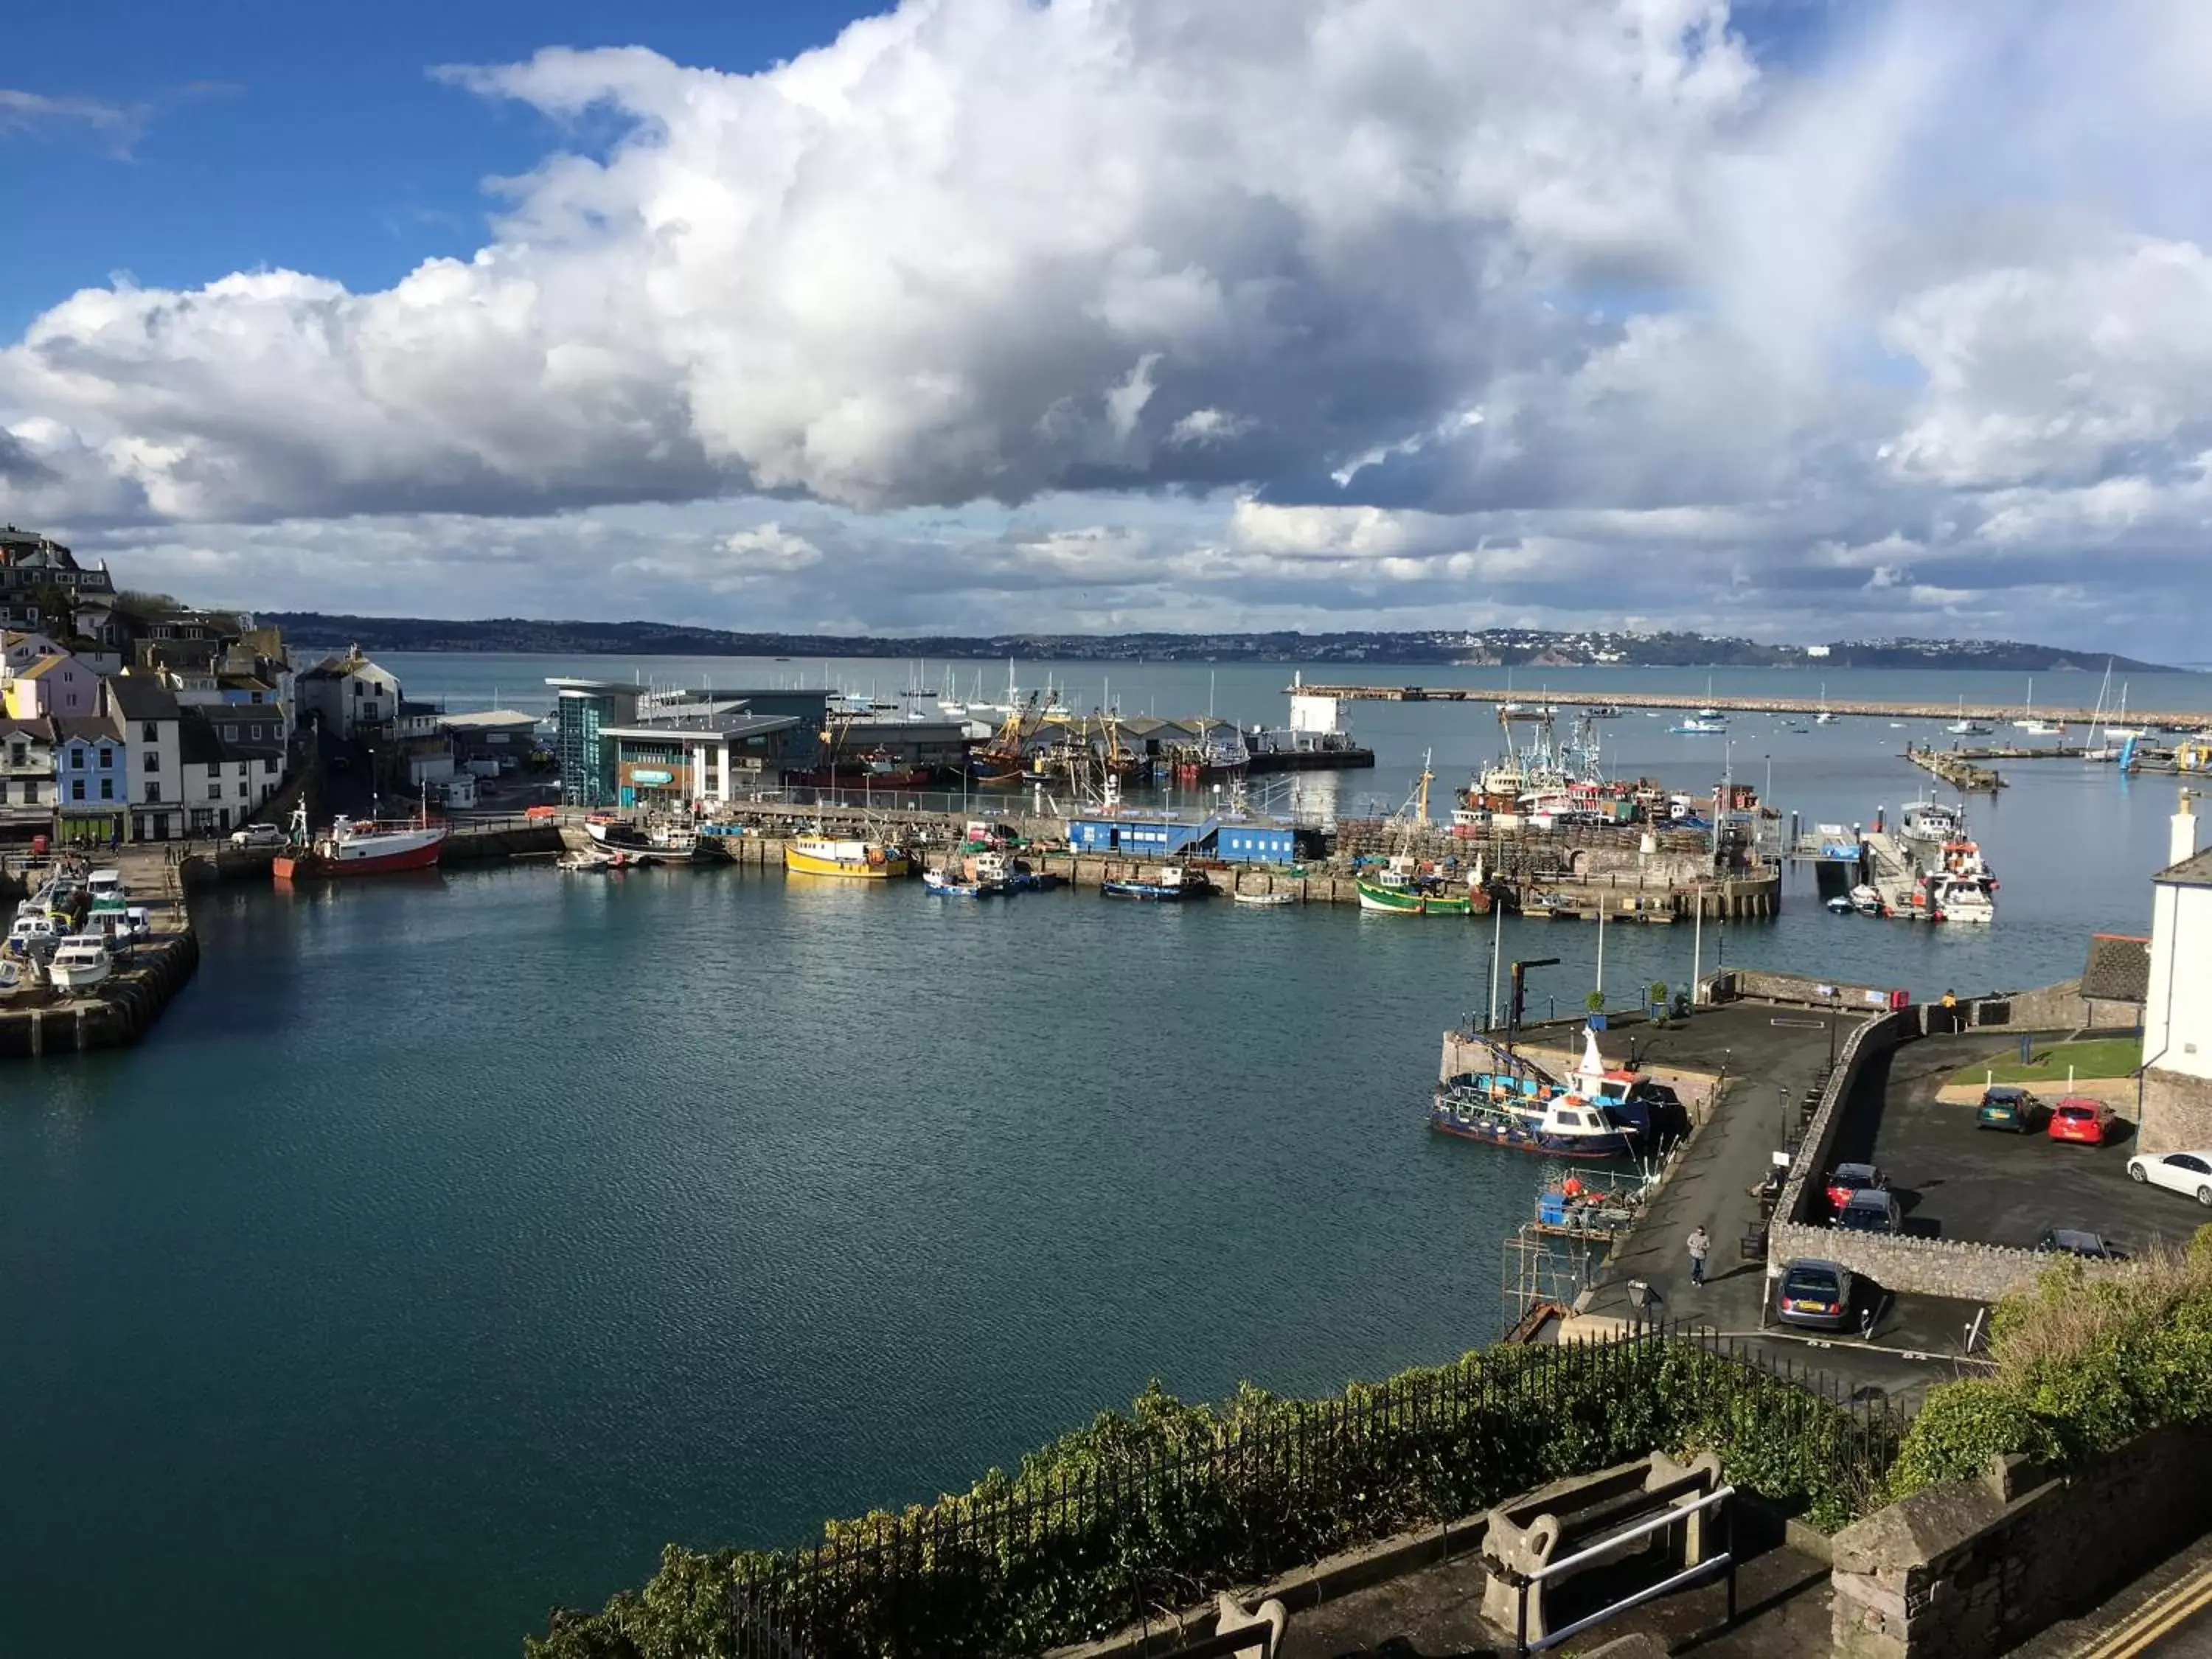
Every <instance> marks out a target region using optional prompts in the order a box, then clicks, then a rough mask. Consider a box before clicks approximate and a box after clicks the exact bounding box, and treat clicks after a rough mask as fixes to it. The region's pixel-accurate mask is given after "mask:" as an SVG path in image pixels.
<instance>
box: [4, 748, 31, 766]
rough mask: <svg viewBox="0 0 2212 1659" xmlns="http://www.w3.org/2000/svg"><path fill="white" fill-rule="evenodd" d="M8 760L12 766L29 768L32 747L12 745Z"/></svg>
mask: <svg viewBox="0 0 2212 1659" xmlns="http://www.w3.org/2000/svg"><path fill="white" fill-rule="evenodd" d="M8 759H9V763H10V764H12V765H15V766H27V765H28V764H29V763H30V760H31V745H30V744H27V743H16V744H13V745H11V746H10V747H9V750H8Z"/></svg>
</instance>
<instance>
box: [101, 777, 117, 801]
mask: <svg viewBox="0 0 2212 1659" xmlns="http://www.w3.org/2000/svg"><path fill="white" fill-rule="evenodd" d="M100 799H102V800H113V799H115V780H114V779H113V778H102V779H101V780H100Z"/></svg>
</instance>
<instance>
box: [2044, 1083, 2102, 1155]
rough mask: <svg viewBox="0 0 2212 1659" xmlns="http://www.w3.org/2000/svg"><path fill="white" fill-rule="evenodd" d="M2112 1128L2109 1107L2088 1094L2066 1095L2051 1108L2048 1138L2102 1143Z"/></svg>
mask: <svg viewBox="0 0 2212 1659" xmlns="http://www.w3.org/2000/svg"><path fill="white" fill-rule="evenodd" d="M2110 1133H2112V1108H2111V1107H2109V1106H2107V1105H2106V1104H2105V1103H2104V1102H2103V1101H2101V1100H2092V1099H2090V1098H2089V1097H2087V1095H2068V1096H2067V1097H2065V1098H2064V1099H2063V1100H2061V1101H2060V1102H2059V1103H2057V1105H2056V1106H2054V1107H2052V1108H2051V1139H2053V1140H2077V1141H2079V1142H2081V1145H2083V1146H2103V1145H2104V1144H2105V1139H2106V1136H2107V1135H2109V1134H2110Z"/></svg>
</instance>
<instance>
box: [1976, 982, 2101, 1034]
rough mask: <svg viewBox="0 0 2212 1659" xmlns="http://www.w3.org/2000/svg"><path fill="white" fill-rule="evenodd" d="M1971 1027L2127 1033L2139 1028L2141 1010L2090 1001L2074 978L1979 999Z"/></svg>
mask: <svg viewBox="0 0 2212 1659" xmlns="http://www.w3.org/2000/svg"><path fill="white" fill-rule="evenodd" d="M1974 1024H1976V1025H2014V1026H2017V1027H2019V1028H2020V1029H2021V1030H2023V1031H2075V1030H2091V1031H2126V1030H2134V1029H2136V1027H2138V1026H2140V1025H2141V1024H2142V1007H2141V1006H2140V1005H2138V1004H2136V1003H2132V1002H2110V1001H2101V1000H2091V999H2089V998H2087V997H2085V996H2083V995H2082V994H2081V981H2080V980H2079V979H2078V978H2076V979H2067V980H2061V981H2059V982H2058V983H2057V984H2056V985H2045V986H2043V987H2040V988H2039V989H2037V990H2033V991H2016V992H2014V993H2013V994H2011V995H2009V996H2001V997H1984V998H1981V999H1980V1000H1978V1001H1977V1002H1976V1004H1975V1005H1974Z"/></svg>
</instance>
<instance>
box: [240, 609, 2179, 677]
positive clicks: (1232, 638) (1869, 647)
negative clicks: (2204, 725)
mask: <svg viewBox="0 0 2212 1659" xmlns="http://www.w3.org/2000/svg"><path fill="white" fill-rule="evenodd" d="M259 616H260V619H261V620H262V621H263V622H264V623H266V624H268V625H270V626H272V627H276V628H281V629H283V631H284V633H285V635H287V636H288V637H289V638H291V639H294V640H296V641H301V642H302V643H309V642H312V643H313V644H317V645H327V646H343V645H359V646H360V647H362V649H363V650H368V651H511V652H519V653H528V654H532V655H544V656H559V655H580V654H606V655H622V656H700V657H706V656H729V657H944V658H950V657H968V658H991V657H1020V658H1025V659H1049V660H1053V661H1063V662H1065V661H1096V662H1291V663H1306V662H1311V663H1377V664H1381V663H1392V664H1406V665H1413V664H1423V663H1441V664H1450V665H1466V666H1473V667H1512V668H1522V667H1534V668H1582V667H1623V668H1731V667H1741V668H1814V669H1818V668H1978V669H1988V670H2003V671H2024V672H2028V673H2046V672H2058V671H2064V670H2067V669H2082V670H2096V671H2102V670H2103V669H2104V667H2105V665H2106V662H2107V660H2109V661H2110V662H2111V664H2112V666H2113V667H2115V668H2117V669H2121V670H2125V671H2130V672H2136V673H2148V672H2155V671H2160V667H2161V665H2159V664H2156V663H2148V662H2142V661H2139V660H2137V659H2134V658H2131V657H2119V656H2113V657H2110V658H2109V659H2108V658H2107V656H2106V654H2105V653H2100V652H2093V651H2081V650H2070V649H2067V648H2065V647H2059V646H2051V645H2032V644H2027V643H2024V642H2022V641H2017V640H1919V639H1877V640H1837V641H1828V642H1826V643H1808V644H1802V645H1799V644H1790V645H1767V644H1762V643H1760V642H1759V641H1755V640H1746V639H1733V638H1725V637H1715V636H1713V635H1705V634H1686V633H1672V632H1668V633H1639V632H1630V631H1626V630H1621V631H1613V630H1602V629H1583V630H1578V631H1571V632H1554V631H1551V630H1548V629H1535V628H1488V629H1429V630H1424V631H1421V632H1416V633H1391V632H1366V631H1351V632H1345V633H1337V634H1303V633H1297V632H1295V631H1290V632H1276V633H1264V634H1239V633H1210V634H1149V633H1148V634H988V635H900V636H896V637H892V636H885V635H825V634H777V633H738V632H734V631H732V630H729V629H716V628H690V627H684V626H680V625H678V624H675V623H655V622H619V623H592V622H540V621H536V620H533V619H530V618H526V617H489V618H486V619H484V620H481V621H476V622H454V621H441V620H438V619H435V618H429V617H349V616H334V615H329V614H325V613H323V612H320V611H263V612H261V613H259Z"/></svg>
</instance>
